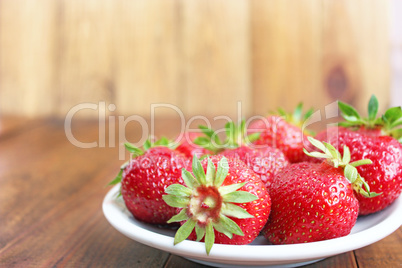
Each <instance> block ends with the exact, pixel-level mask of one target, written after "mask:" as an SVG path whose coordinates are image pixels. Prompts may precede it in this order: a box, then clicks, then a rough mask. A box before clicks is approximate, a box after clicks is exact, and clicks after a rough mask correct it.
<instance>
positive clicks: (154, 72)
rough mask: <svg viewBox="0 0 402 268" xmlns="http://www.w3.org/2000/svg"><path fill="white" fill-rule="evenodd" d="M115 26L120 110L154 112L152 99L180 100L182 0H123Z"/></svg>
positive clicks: (154, 100)
mask: <svg viewBox="0 0 402 268" xmlns="http://www.w3.org/2000/svg"><path fill="white" fill-rule="evenodd" d="M115 5H116V10H115V14H116V20H115V24H114V29H113V51H114V54H115V69H114V79H115V86H116V90H117V91H116V105H117V109H116V111H118V112H119V113H123V114H130V115H131V114H147V115H148V114H149V113H150V108H151V104H153V103H167V104H172V105H177V106H179V107H180V106H181V99H182V94H183V93H182V92H181V85H180V83H179V82H180V81H179V64H180V54H181V51H180V50H181V48H180V44H179V40H180V37H179V34H180V32H179V26H180V18H179V17H178V12H179V3H178V1H158V0H151V1H147V0H140V1H125V0H124V1H118V2H115Z"/></svg>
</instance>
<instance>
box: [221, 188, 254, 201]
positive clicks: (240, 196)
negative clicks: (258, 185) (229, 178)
mask: <svg viewBox="0 0 402 268" xmlns="http://www.w3.org/2000/svg"><path fill="white" fill-rule="evenodd" d="M222 198H223V201H224V202H231V203H247V202H251V201H254V200H257V199H258V197H257V196H256V195H253V194H252V193H249V192H246V191H236V192H231V193H227V194H225V195H222Z"/></svg>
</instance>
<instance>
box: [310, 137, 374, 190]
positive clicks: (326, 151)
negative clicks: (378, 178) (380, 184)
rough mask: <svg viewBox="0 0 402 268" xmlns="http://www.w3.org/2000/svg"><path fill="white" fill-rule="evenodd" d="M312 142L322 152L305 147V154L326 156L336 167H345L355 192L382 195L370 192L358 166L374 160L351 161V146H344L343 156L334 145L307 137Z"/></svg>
mask: <svg viewBox="0 0 402 268" xmlns="http://www.w3.org/2000/svg"><path fill="white" fill-rule="evenodd" d="M307 138H308V140H309V141H310V143H311V144H312V145H313V146H314V147H316V148H318V149H319V150H321V151H323V153H321V152H315V151H314V152H308V151H307V150H306V149H305V148H303V151H304V153H305V154H307V155H308V156H311V157H315V158H324V159H326V160H327V162H328V163H329V164H330V165H332V166H334V167H335V168H338V167H340V168H343V171H344V176H345V178H346V179H348V180H349V182H350V183H351V184H352V187H353V189H354V190H355V192H357V193H359V194H361V195H363V196H365V197H375V196H378V195H380V194H381V193H375V192H370V186H369V185H368V184H367V182H366V181H365V179H364V178H363V177H361V176H360V174H359V172H358V171H357V169H356V167H358V166H361V165H367V164H372V163H373V162H372V161H371V160H370V159H361V160H357V161H354V162H350V160H351V155H350V150H349V147H347V146H346V145H345V146H344V147H343V156H342V155H341V154H340V153H339V151H338V150H337V149H335V147H334V146H332V145H331V144H329V143H326V142H321V141H319V140H316V139H314V138H313V137H307Z"/></svg>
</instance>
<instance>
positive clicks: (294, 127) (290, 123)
mask: <svg viewBox="0 0 402 268" xmlns="http://www.w3.org/2000/svg"><path fill="white" fill-rule="evenodd" d="M279 111H280V116H277V115H271V116H268V117H266V118H264V119H261V120H258V121H255V122H253V123H252V124H250V126H249V129H248V131H249V133H255V132H261V135H260V137H259V139H257V140H256V141H255V142H254V143H255V144H256V145H268V146H271V147H274V148H278V149H280V150H281V151H282V152H283V153H284V154H285V156H286V157H287V158H288V160H289V161H290V162H291V163H297V162H301V161H304V160H305V159H306V155H305V154H304V153H303V148H304V145H303V142H304V141H305V140H307V139H306V137H307V136H308V135H309V134H308V133H307V132H306V133H304V132H303V129H302V125H303V123H304V121H305V120H306V119H307V118H308V117H309V116H310V115H311V114H312V113H313V110H312V109H310V110H309V111H307V112H306V113H305V114H304V115H302V104H299V105H298V106H297V107H296V109H295V111H294V113H293V114H292V115H289V114H286V113H285V112H284V111H282V110H279Z"/></svg>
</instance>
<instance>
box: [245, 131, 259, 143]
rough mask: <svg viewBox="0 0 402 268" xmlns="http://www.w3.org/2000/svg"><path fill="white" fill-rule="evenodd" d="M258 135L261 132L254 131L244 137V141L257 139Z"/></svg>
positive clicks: (250, 141)
mask: <svg viewBox="0 0 402 268" xmlns="http://www.w3.org/2000/svg"><path fill="white" fill-rule="evenodd" d="M260 136H261V132H256V133H253V134H250V135H248V136H247V137H246V142H247V143H253V142H255V141H256V140H258V139H259V138H260Z"/></svg>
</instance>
